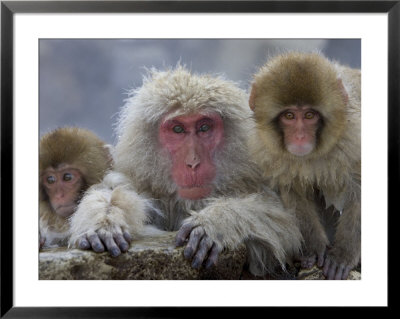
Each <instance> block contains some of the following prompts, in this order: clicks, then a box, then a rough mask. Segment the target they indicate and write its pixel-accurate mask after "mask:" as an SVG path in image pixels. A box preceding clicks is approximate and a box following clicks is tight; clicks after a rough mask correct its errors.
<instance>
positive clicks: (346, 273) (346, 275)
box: [342, 266, 351, 280]
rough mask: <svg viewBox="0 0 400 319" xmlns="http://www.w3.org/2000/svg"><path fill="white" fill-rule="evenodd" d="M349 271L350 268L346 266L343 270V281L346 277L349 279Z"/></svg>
mask: <svg viewBox="0 0 400 319" xmlns="http://www.w3.org/2000/svg"><path fill="white" fill-rule="evenodd" d="M350 270H351V267H350V266H346V267H345V268H344V271H343V275H342V279H343V280H345V279H347V277H349V273H350Z"/></svg>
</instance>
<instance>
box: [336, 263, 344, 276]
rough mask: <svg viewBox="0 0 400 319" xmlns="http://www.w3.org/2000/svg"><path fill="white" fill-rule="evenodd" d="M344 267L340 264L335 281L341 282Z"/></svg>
mask: <svg viewBox="0 0 400 319" xmlns="http://www.w3.org/2000/svg"><path fill="white" fill-rule="evenodd" d="M343 270H344V265H343V264H341V265H339V266H338V267H337V269H336V275H335V280H341V279H342V276H343Z"/></svg>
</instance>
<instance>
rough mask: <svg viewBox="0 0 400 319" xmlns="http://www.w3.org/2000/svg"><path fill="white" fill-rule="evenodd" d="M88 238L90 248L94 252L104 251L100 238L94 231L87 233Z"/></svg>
mask: <svg viewBox="0 0 400 319" xmlns="http://www.w3.org/2000/svg"><path fill="white" fill-rule="evenodd" d="M87 238H88V240H89V242H90V245H91V246H92V249H93V250H94V251H95V252H96V253H102V252H103V251H104V246H103V244H102V243H101V240H100V238H99V236H98V235H97V234H95V233H93V234H91V235H88V237H87Z"/></svg>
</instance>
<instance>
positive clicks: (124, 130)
mask: <svg viewBox="0 0 400 319" xmlns="http://www.w3.org/2000/svg"><path fill="white" fill-rule="evenodd" d="M252 125H254V122H252V120H251V111H250V110H249V109H248V106H247V96H246V94H245V92H244V91H242V90H241V89H239V88H238V87H237V86H236V85H235V84H234V83H233V82H230V81H227V80H225V79H223V78H222V77H213V76H210V75H196V74H193V73H192V72H191V71H189V70H187V69H186V68H185V67H184V66H181V65H178V66H177V67H176V68H172V69H168V70H166V71H158V70H154V69H153V70H150V71H149V74H148V75H147V76H145V78H144V81H143V85H142V87H140V88H139V89H137V90H133V91H131V92H130V95H129V97H128V98H127V100H126V103H125V105H124V107H123V108H122V110H121V112H120V117H119V120H118V123H117V136H118V141H117V145H116V147H115V158H114V160H115V163H114V168H113V171H112V172H110V173H109V174H107V175H106V176H105V178H104V180H103V182H102V183H101V184H99V185H97V186H96V187H95V188H93V189H90V190H89V191H88V192H87V193H86V194H85V196H84V198H83V199H82V201H81V203H80V205H79V207H78V209H77V211H76V213H75V214H74V216H73V217H72V219H71V228H72V233H73V234H72V236H71V239H70V243H71V245H75V246H77V247H79V248H81V249H90V248H92V249H93V250H94V251H96V252H102V251H104V250H108V251H109V252H110V254H111V255H112V256H118V255H119V254H120V253H121V252H124V251H126V250H127V249H128V248H129V241H128V240H127V237H128V238H129V237H131V238H135V237H137V236H140V235H141V234H143V233H146V227H147V225H155V226H156V227H157V229H161V230H163V231H175V230H177V235H176V245H177V246H184V245H186V246H185V249H184V256H185V257H186V258H187V259H189V260H190V262H191V264H192V267H194V268H199V267H201V266H204V267H211V266H213V265H215V264H216V263H217V260H218V255H219V253H220V252H221V251H222V249H225V248H227V249H235V248H236V247H237V246H238V245H239V244H242V243H244V244H246V245H247V248H248V255H249V270H250V271H251V272H252V273H253V274H256V275H262V274H266V273H267V272H268V273H269V274H273V270H272V269H274V268H275V266H278V268H275V269H279V266H280V265H282V266H284V265H285V263H286V262H287V261H288V260H289V258H290V256H292V255H294V253H296V252H297V251H298V250H299V249H300V247H301V234H300V231H299V229H298V227H297V225H296V222H295V216H294V213H293V212H289V211H286V210H285V209H284V208H283V205H282V203H281V202H280V200H279V197H278V196H277V195H276V194H275V193H274V192H272V191H271V190H270V189H269V188H267V187H266V186H265V184H263V180H262V178H261V172H260V171H259V170H258V167H257V166H256V164H255V163H252V162H251V161H250V160H249V157H248V144H247V142H248V141H247V138H248V131H249V130H250V129H251V127H252ZM153 227H154V226H153Z"/></svg>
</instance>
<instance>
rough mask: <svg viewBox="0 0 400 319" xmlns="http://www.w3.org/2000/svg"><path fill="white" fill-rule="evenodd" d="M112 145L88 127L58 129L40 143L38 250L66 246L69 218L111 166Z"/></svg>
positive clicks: (46, 135) (44, 137) (44, 136)
mask: <svg viewBox="0 0 400 319" xmlns="http://www.w3.org/2000/svg"><path fill="white" fill-rule="evenodd" d="M111 165H112V156H111V153H110V148H109V146H108V145H107V144H105V142H103V141H102V140H100V139H99V138H98V137H97V136H96V135H95V134H94V133H92V132H91V131H89V130H86V129H82V128H77V127H63V128H58V129H55V130H53V131H51V132H49V133H47V134H45V135H43V136H42V138H41V139H40V144H39V249H40V248H43V247H54V246H66V245H67V244H68V236H69V221H68V218H69V217H70V216H71V215H72V214H73V213H74V211H75V209H76V206H77V204H78V202H79V200H80V199H81V197H82V195H83V193H84V192H85V190H86V189H87V188H88V187H90V186H91V185H93V184H96V183H99V182H100V181H101V179H102V178H103V176H104V174H105V172H106V171H107V170H108V169H109V168H111Z"/></svg>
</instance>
